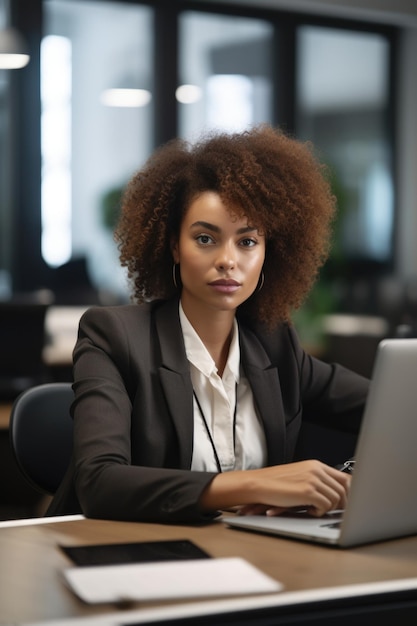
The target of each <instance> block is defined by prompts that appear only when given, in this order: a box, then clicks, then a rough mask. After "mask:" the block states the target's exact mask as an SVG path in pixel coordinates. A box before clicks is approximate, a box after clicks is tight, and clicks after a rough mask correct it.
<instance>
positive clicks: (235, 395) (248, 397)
mask: <svg viewBox="0 0 417 626" xmlns="http://www.w3.org/2000/svg"><path fill="white" fill-rule="evenodd" d="M179 313H180V322H181V327H182V332H183V336H184V343H185V350H186V354H187V358H188V361H189V363H190V373H191V381H192V384H193V388H194V446H193V458H192V464H191V469H192V470H195V471H210V472H213V471H214V472H216V471H217V472H219V471H223V472H225V471H229V470H234V469H235V470H237V469H251V468H252V469H253V468H258V467H263V466H265V464H266V460H267V454H266V440H265V433H264V430H263V427H262V424H261V421H260V419H259V416H258V415H257V411H256V408H255V404H254V400H253V395H252V390H251V388H250V386H249V383H248V380H247V378H246V377H245V375H244V372H243V371H242V368H241V365H240V347H239V328H238V324H237V321H236V320H235V321H234V329H233V337H232V342H231V345H230V350H229V356H228V359H227V363H226V367H225V368H224V372H223V376H222V377H220V376H219V375H218V373H217V368H216V365H215V363H214V361H213V359H212V357H211V356H210V354H209V352H208V350H207V348H206V347H205V345H204V344H203V342H202V341H201V339H200V337H199V336H198V334H197V333H196V331H195V330H194V328H193V326H192V325H191V323H190V322H189V320H188V319H187V317H186V315H185V313H184V311H183V308H182V306H181V303H180V310H179Z"/></svg>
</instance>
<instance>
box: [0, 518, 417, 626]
mask: <svg viewBox="0 0 417 626" xmlns="http://www.w3.org/2000/svg"><path fill="white" fill-rule="evenodd" d="M51 519H52V518H51ZM58 519H60V518H58ZM62 519H63V520H64V521H56V520H52V522H51V521H48V523H39V524H31V525H18V526H10V525H8V523H7V522H6V523H4V522H3V523H2V524H0V622H1V623H13V624H22V623H28V622H30V623H33V622H37V621H43V620H52V621H53V624H54V625H55V624H58V623H59V622H58V621H57V620H59V619H60V618H76V617H77V618H80V617H82V616H84V617H85V618H87V617H92V616H96V617H98V616H102V618H103V621H102V622H101V621H100V624H101V623H103V624H107V623H109V622H107V621H106V618H107V619H110V617H112V616H113V618H114V614H115V612H116V608H115V607H114V605H112V606H111V605H100V606H96V607H94V606H87V605H85V604H83V603H82V602H80V601H79V600H78V599H77V598H76V597H75V596H74V595H73V594H72V592H71V591H70V590H69V589H68V588H66V586H65V585H64V584H63V581H62V579H61V577H60V572H61V571H62V570H63V568H65V567H67V566H69V565H70V562H69V561H68V560H67V558H66V557H65V555H64V554H63V553H62V552H61V550H60V549H59V545H60V544H66V545H84V544H94V543H117V542H120V543H122V542H127V541H146V540H161V539H184V538H188V539H191V540H192V541H194V542H195V543H196V544H197V545H199V546H201V547H202V548H204V549H205V550H207V551H208V552H209V553H210V554H211V555H212V556H214V557H225V556H241V557H243V558H245V559H247V560H248V561H250V562H251V563H253V564H254V565H255V566H257V567H259V568H260V569H261V570H263V571H264V572H265V573H267V574H269V575H270V576H273V577H274V578H276V579H278V580H280V581H281V582H282V583H283V584H284V587H285V591H284V592H281V593H280V594H275V595H274V596H269V595H267V596H262V597H259V596H258V597H257V598H256V599H255V600H253V599H250V598H240V599H237V600H230V599H229V600H227V601H225V600H221V601H213V600H211V601H207V602H205V603H202V605H201V606H206V607H207V606H208V607H209V609H208V610H213V608H214V606H217V604H216V603H218V602H219V603H220V604H219V605H218V607H221V606H224V605H225V603H227V602H229V603H230V602H232V603H233V602H237V604H236V606H235V610H238V607H242V606H244V605H245V603H248V602H251V601H253V602H256V603H258V604H259V603H261V604H262V605H266V606H268V604H272V605H273V606H274V610H277V609H276V606H277V604H276V603H277V602H278V603H281V604H287V605H288V604H289V605H290V606H292V607H295V606H298V607H299V606H300V604H299V603H300V601H301V600H302V598H303V597H304V596H303V593H304V595H305V592H308V591H309V590H316V592H317V593H319V594H320V591H319V590H320V588H332V590H333V592H334V593H335V592H336V590H338V586H339V585H351V584H355V585H356V584H359V583H373V582H378V581H393V580H398V579H406V578H415V577H417V537H412V538H406V539H400V540H395V541H390V542H384V543H379V544H373V545H368V546H362V547H360V548H356V549H351V550H346V551H342V550H338V549H337V548H327V547H319V546H314V545H309V544H304V543H301V542H296V541H291V540H284V539H283V540H281V539H278V538H275V537H268V536H263V535H258V534H254V533H247V532H242V531H237V530H231V529H229V528H227V527H224V526H223V525H222V524H221V523H220V522H216V523H213V524H210V525H208V526H200V527H192V526H165V525H159V524H135V523H124V522H109V521H99V520H87V519H71V518H70V519H69V520H68V519H66V518H62ZM43 521H45V520H43ZM20 524H22V523H20ZM412 586H413V588H414V591H413V592H412V593H413V594H414V597H415V598H416V603H415V604H414V609H413V610H415V611H416V613H415V614H414V613H413V615H414V618H415V617H416V615H417V608H416V607H417V578H415V580H414V581H413V584H412ZM326 593H328V590H327V591H326ZM296 603H297V604H296ZM195 606H197V604H196V603H177V605H176V607H175V608H176V610H182V611H184V610H185V609H184V607H186V610H190V608H193V607H195ZM198 606H200V605H199V604H198ZM210 607H211V608H210ZM173 610H174V607H173V605H172V604H171V605H166V604H165V605H161V606H160V607H155V606H152V605H150V604H143V605H142V606H139V605H135V606H134V607H132V610H130V609H129V610H125V611H123V612H122V613H120V615H122V617H123V621H122V622H119V623H123V624H127V623H146V621H147V620H146V621H145V622H144V621H143V620H144V619H145V617H146V616H149V614H150V612H152V611H153V612H155V611H157V612H158V611H159V613H160V614H161V615H163V613H164V611H165V612H167V613H166V615H165V617H171V616H172V613H173ZM216 610H217V611H218V610H219V609H218V608H217V609H216ZM132 616H136V618H135V620H134V621H133V622H132V621H130V622H129V618H130V619H133V617H132ZM119 619H120V618H119ZM149 621H151V620H149ZM71 622H72V620H71ZM65 623H66V624H67V622H65ZM85 623H88V620H87V621H84V620H81V622H80V626H81V624H82V625H83V626H84V624H85ZM112 623H113V624H117V623H118V622H117V621H116V622H115V621H113V622H112ZM214 623H216V624H217V622H216V620H214V621H213V624H214ZM236 623H239V622H236ZM254 623H257V622H254ZM258 623H260V622H258ZM277 623H280V622H278V621H277ZM326 623H327V622H326ZM392 623H400V622H397V620H394V622H392ZM405 623H407V624H408V622H404V621H402V622H401V624H402V625H403V624H405ZM410 623H411V622H410ZM413 623H417V621H414V622H413ZM94 624H96V622H94Z"/></svg>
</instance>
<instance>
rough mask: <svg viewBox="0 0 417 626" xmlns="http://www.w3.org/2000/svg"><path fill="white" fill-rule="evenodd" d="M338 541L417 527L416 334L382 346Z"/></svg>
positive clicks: (386, 536) (365, 539) (416, 529)
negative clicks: (411, 337) (412, 337)
mask: <svg viewBox="0 0 417 626" xmlns="http://www.w3.org/2000/svg"><path fill="white" fill-rule="evenodd" d="M355 458H356V463H355V470H354V476H353V480H352V487H351V492H350V495H349V502H348V506H347V509H346V511H345V515H344V520H343V524H342V529H341V536H340V539H339V543H340V545H342V546H348V545H354V544H357V543H365V542H368V541H377V540H381V539H389V538H392V537H399V536H401V535H407V534H414V533H417V491H416V487H415V481H416V477H417V339H385V340H383V341H381V343H380V344H379V346H378V352H377V358H376V361H375V368H374V372H373V376H372V383H371V389H370V392H369V396H368V399H367V403H366V409H365V414H364V419H363V424H362V428H361V432H360V436H359V440H358V445H357V448H356V454H355Z"/></svg>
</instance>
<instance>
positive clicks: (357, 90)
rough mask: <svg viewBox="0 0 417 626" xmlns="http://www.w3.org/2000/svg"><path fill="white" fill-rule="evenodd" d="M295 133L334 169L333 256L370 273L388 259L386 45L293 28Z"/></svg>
mask: <svg viewBox="0 0 417 626" xmlns="http://www.w3.org/2000/svg"><path fill="white" fill-rule="evenodd" d="M297 44H298V60H299V61H298V84H297V94H298V119H297V135H298V136H299V137H301V138H303V139H311V140H312V141H313V142H314V144H315V145H316V146H317V147H318V148H319V149H320V152H321V156H322V158H323V159H324V160H325V161H327V163H328V164H329V165H330V167H331V171H332V176H333V183H334V190H335V193H336V195H337V199H338V208H339V215H338V220H337V223H336V240H335V248H334V255H336V254H339V255H342V256H344V257H345V258H346V259H348V260H349V262H350V264H352V263H357V264H361V267H362V268H363V271H364V273H366V271H367V270H370V269H371V268H373V269H374V270H375V268H377V267H378V265H381V264H382V265H385V266H386V264H388V263H389V262H390V261H391V260H392V255H393V249H392V246H393V222H394V197H393V173H392V153H391V150H392V141H391V137H390V134H389V127H388V121H387V120H388V103H389V73H390V72H389V42H388V40H387V39H386V38H385V37H383V36H382V35H379V34H376V33H368V32H361V31H355V32H354V31H348V30H342V29H334V28H325V27H315V26H302V27H300V28H299V29H298V39H297Z"/></svg>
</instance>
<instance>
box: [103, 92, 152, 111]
mask: <svg viewBox="0 0 417 626" xmlns="http://www.w3.org/2000/svg"><path fill="white" fill-rule="evenodd" d="M151 100H152V95H151V92H150V91H148V90H147V89H106V90H105V91H103V93H102V94H101V98H100V101H101V103H102V104H104V105H105V106H109V107H144V106H146V105H147V104H149V102H150V101H151Z"/></svg>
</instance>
